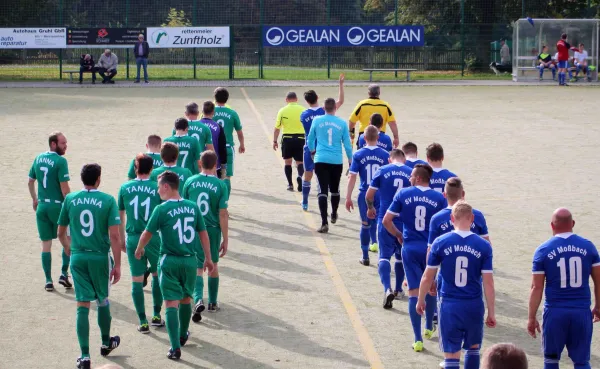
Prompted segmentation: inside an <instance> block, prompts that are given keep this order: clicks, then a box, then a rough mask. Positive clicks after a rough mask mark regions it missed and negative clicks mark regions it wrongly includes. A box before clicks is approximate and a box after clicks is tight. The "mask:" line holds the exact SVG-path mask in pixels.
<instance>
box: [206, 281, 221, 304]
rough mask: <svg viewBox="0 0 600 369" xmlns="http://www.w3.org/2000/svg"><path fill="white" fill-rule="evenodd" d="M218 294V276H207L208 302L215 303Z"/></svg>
mask: <svg viewBox="0 0 600 369" xmlns="http://www.w3.org/2000/svg"><path fill="white" fill-rule="evenodd" d="M218 294H219V277H208V303H209V304H216V303H217V295H218Z"/></svg>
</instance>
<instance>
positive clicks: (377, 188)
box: [365, 149, 412, 309]
mask: <svg viewBox="0 0 600 369" xmlns="http://www.w3.org/2000/svg"><path fill="white" fill-rule="evenodd" d="M404 160H405V158H404V153H403V152H402V150H400V149H393V150H392V151H391V152H390V164H388V165H386V166H383V167H381V168H380V169H379V170H378V171H377V173H375V175H374V176H373V179H372V180H371V185H370V186H369V189H368V190H367V193H366V195H365V201H366V203H367V207H368V208H369V210H368V211H367V217H369V218H375V216H376V213H375V212H376V211H377V210H376V209H377V208H376V206H375V205H376V197H375V196H376V195H379V196H378V197H379V206H378V207H379V211H378V212H379V216H378V217H377V233H378V239H379V263H378V271H379V277H380V278H381V284H383V291H384V300H383V308H384V309H391V308H392V301H394V299H395V298H401V297H402V296H403V295H404V293H403V292H402V282H403V281H404V266H403V265H402V256H401V253H400V252H401V251H400V250H401V247H402V245H401V244H400V242H399V241H398V239H397V238H396V236H394V235H392V234H390V232H388V231H387V229H385V227H384V226H383V217H384V216H385V213H386V212H387V209H388V208H389V207H390V204H391V203H392V201H393V200H394V196H395V195H396V193H398V192H399V191H400V190H401V189H403V188H407V187H410V174H411V172H412V169H410V168H409V167H407V166H406V165H404ZM394 225H395V226H396V228H397V229H402V223H401V222H400V218H399V217H396V218H394ZM392 255H394V257H395V259H396V262H395V263H394V271H395V273H396V289H395V290H394V292H393V293H392V291H391V282H390V273H391V271H392V266H391V264H390V260H391V258H392Z"/></svg>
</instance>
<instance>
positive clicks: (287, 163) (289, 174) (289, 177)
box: [283, 158, 294, 191]
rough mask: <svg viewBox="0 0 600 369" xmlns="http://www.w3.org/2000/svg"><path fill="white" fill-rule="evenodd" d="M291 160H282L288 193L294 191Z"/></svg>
mask: <svg viewBox="0 0 600 369" xmlns="http://www.w3.org/2000/svg"><path fill="white" fill-rule="evenodd" d="M292 160H293V159H292V158H289V159H283V161H284V162H285V167H284V168H283V169H284V171H285V178H286V179H287V182H288V187H287V190H288V191H294V184H293V182H292Z"/></svg>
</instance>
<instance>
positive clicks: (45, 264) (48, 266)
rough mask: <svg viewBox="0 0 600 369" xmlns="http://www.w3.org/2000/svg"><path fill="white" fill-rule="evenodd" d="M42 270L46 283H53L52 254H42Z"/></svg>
mask: <svg viewBox="0 0 600 369" xmlns="http://www.w3.org/2000/svg"><path fill="white" fill-rule="evenodd" d="M42 269H44V275H45V276H46V283H49V282H52V253H51V252H42Z"/></svg>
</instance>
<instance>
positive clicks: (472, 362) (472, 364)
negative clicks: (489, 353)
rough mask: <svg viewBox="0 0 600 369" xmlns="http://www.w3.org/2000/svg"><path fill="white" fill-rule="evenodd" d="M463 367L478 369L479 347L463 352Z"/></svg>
mask: <svg viewBox="0 0 600 369" xmlns="http://www.w3.org/2000/svg"><path fill="white" fill-rule="evenodd" d="M465 369H479V349H471V350H467V352H466V353H465Z"/></svg>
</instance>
